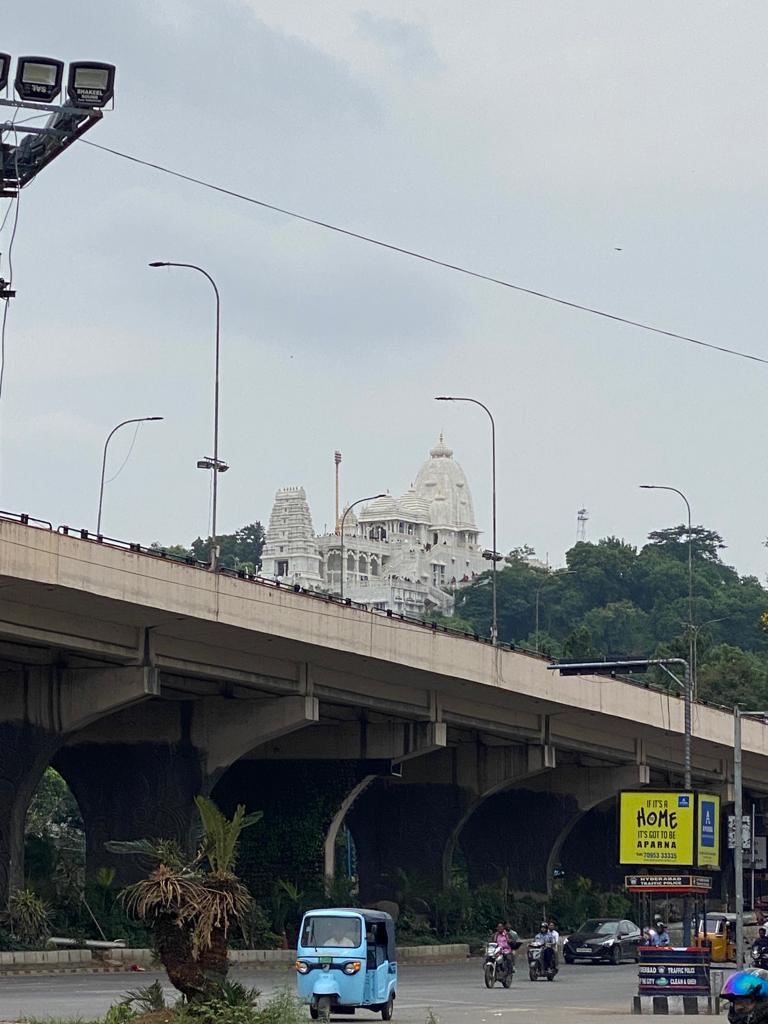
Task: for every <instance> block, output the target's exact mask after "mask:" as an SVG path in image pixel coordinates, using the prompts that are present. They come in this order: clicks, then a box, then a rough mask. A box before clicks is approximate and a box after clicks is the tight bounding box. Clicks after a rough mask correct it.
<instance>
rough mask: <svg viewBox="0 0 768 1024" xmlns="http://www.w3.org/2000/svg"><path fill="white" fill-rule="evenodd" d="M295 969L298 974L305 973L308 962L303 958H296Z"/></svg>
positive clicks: (307, 968)
mask: <svg viewBox="0 0 768 1024" xmlns="http://www.w3.org/2000/svg"><path fill="white" fill-rule="evenodd" d="M296 970H297V971H298V972H299V974H306V973H307V971H308V970H309V964H308V963H307V962H306V961H305V960H297V961H296Z"/></svg>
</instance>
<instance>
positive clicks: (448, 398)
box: [435, 395, 501, 644]
mask: <svg viewBox="0 0 768 1024" xmlns="http://www.w3.org/2000/svg"><path fill="white" fill-rule="evenodd" d="M435 401H436V402H471V403H472V405H479V406H480V408H481V409H484V410H485V413H486V414H487V416H488V419H489V420H490V421H491V517H492V528H491V530H492V536H491V544H492V547H493V550H492V551H491V555H490V558H491V562H492V565H493V569H492V573H491V584H492V589H493V599H492V600H493V607H492V611H491V643H493V644H496V643H498V639H499V628H498V626H499V624H498V617H497V614H496V563H497V562H498V561H500V560H501V556H500V555H499V553H498V551H497V550H496V423H495V421H494V419H493V416H492V415H491V410H490V409H489V408H488V406H487V405H484V404H483V403H482V402H481V401H479V399H477V398H461V397H457V396H456V395H438V396H437V397H436V398H435ZM486 557H487V556H486Z"/></svg>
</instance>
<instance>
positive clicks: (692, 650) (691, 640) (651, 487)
mask: <svg viewBox="0 0 768 1024" xmlns="http://www.w3.org/2000/svg"><path fill="white" fill-rule="evenodd" d="M640 488H641V490H643V491H672V493H673V494H677V495H679V496H680V497H681V498H682V499H683V501H684V502H685V507H686V508H687V509H688V664H689V665H690V666H691V689H692V692H693V694H695V693H696V692H697V682H698V681H697V679H696V639H695V635H694V631H693V538H692V536H691V505H690V502H689V501H688V499H687V498H686V496H685V495H684V494H683V492H682V491H679V490H678V489H677V487H668V486H666V485H665V484H640Z"/></svg>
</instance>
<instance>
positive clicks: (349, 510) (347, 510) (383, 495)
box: [339, 494, 386, 601]
mask: <svg viewBox="0 0 768 1024" xmlns="http://www.w3.org/2000/svg"><path fill="white" fill-rule="evenodd" d="M377 498H386V494H373V495H371V497H370V498H358V499H357V501H353V502H352V504H351V505H347V507H346V508H345V509H344V515H343V516H342V517H341V580H340V584H341V585H340V588H339V589H340V593H341V600H342V601H343V600H344V575H345V570H344V520H345V519H346V518H347V513H348V512H351V511H352V509H353V508H354V507H355V505H362V504H363V502H364V501H376V499H377Z"/></svg>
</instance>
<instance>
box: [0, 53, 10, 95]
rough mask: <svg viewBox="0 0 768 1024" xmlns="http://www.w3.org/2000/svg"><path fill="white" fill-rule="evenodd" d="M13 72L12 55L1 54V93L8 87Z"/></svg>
mask: <svg viewBox="0 0 768 1024" xmlns="http://www.w3.org/2000/svg"><path fill="white" fill-rule="evenodd" d="M10 71H11V55H10V53H0V91H1V90H3V89H4V88H5V87H6V85H8V75H9V74H10Z"/></svg>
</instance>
